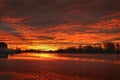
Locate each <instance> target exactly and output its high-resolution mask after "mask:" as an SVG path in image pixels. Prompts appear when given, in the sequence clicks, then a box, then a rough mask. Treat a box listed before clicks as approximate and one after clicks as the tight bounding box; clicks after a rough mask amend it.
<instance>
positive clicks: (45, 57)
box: [9, 53, 120, 64]
mask: <svg viewBox="0 0 120 80" xmlns="http://www.w3.org/2000/svg"><path fill="white" fill-rule="evenodd" d="M89 56H90V55H86V56H85V55H84V56H81V55H80V54H77V55H76V54H72V55H69V54H67V55H60V54H49V53H40V54H39V53H23V54H17V55H13V56H9V59H22V60H23V59H24V60H72V61H81V62H96V63H113V64H120V60H112V59H111V60H108V59H106V58H104V59H102V58H96V56H94V57H92V58H89Z"/></svg>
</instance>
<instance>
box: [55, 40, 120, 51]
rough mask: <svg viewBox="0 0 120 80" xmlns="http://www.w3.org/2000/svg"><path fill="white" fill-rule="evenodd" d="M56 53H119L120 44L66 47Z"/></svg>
mask: <svg viewBox="0 0 120 80" xmlns="http://www.w3.org/2000/svg"><path fill="white" fill-rule="evenodd" d="M55 52H58V53H120V43H112V42H109V43H102V44H88V45H79V47H78V48H76V47H67V48H65V49H58V50H56V51H55Z"/></svg>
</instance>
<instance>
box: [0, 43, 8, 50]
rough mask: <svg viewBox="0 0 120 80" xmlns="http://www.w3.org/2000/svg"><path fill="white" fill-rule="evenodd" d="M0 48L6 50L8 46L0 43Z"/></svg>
mask: <svg viewBox="0 0 120 80" xmlns="http://www.w3.org/2000/svg"><path fill="white" fill-rule="evenodd" d="M0 48H1V49H2V48H5V49H7V48H8V46H7V44H6V43H5V42H0Z"/></svg>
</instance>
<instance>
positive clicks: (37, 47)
mask: <svg viewBox="0 0 120 80" xmlns="http://www.w3.org/2000/svg"><path fill="white" fill-rule="evenodd" d="M28 48H29V49H36V50H44V51H49V50H53V51H54V50H57V47H54V46H47V45H42V46H29V47H28Z"/></svg>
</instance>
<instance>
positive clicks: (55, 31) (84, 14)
mask: <svg viewBox="0 0 120 80" xmlns="http://www.w3.org/2000/svg"><path fill="white" fill-rule="evenodd" d="M119 3H120V1H119V0H116V1H115V0H52V1H51V0H20V1H18V0H0V31H1V32H0V33H1V34H0V41H5V42H7V43H8V44H10V46H11V45H12V47H13V46H16V45H19V47H21V46H22V47H24V48H25V46H26V45H27V47H29V46H32V45H41V46H42V45H45V46H46V45H47V46H48V45H50V46H56V47H62V45H63V44H65V45H66V46H67V45H70V46H71V45H79V44H82V43H84V44H85V43H95V42H98V43H99V42H104V41H105V42H107V41H113V40H116V39H117V41H119V39H118V38H119V37H120V24H119V23H120V6H119ZM16 40H17V42H16ZM60 44H61V45H60ZM23 45H24V46H23Z"/></svg>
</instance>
